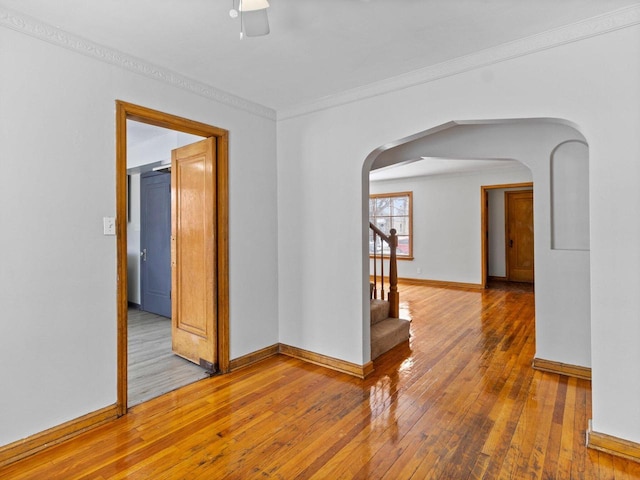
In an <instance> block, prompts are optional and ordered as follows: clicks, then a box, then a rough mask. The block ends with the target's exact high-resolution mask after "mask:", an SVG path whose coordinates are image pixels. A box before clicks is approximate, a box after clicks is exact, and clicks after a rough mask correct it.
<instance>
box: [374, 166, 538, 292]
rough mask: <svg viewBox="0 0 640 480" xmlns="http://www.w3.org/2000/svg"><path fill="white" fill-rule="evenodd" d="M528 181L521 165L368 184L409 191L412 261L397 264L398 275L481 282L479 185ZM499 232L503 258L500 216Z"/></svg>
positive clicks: (385, 189)
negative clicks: (518, 166)
mask: <svg viewBox="0 0 640 480" xmlns="http://www.w3.org/2000/svg"><path fill="white" fill-rule="evenodd" d="M529 181H531V172H530V171H529V170H528V169H527V168H526V167H524V166H522V167H521V168H519V169H518V168H516V169H511V168H509V169H507V170H506V171H505V170H504V169H500V170H487V171H484V172H474V173H466V174H462V173H459V174H450V175H434V176H425V177H414V178H405V179H398V180H387V181H377V182H371V183H370V189H369V193H392V192H406V191H412V192H413V260H400V261H398V276H399V277H401V278H416V279H427V280H441V281H448V282H459V283H473V284H480V283H481V282H482V251H481V250H482V249H481V238H480V232H481V226H480V205H481V199H480V187H481V186H483V185H501V184H505V183H519V182H529ZM490 205H492V204H491V202H490ZM503 211H504V206H503ZM490 213H491V212H490ZM493 213H496V212H493ZM491 217H492V215H490V218H491ZM502 232H503V235H502V244H503V250H502V254H503V255H504V215H503V217H502ZM490 258H491V256H490ZM370 268H372V267H370ZM371 271H372V270H371Z"/></svg>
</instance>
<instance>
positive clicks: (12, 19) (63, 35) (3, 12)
mask: <svg viewBox="0 0 640 480" xmlns="http://www.w3.org/2000/svg"><path fill="white" fill-rule="evenodd" d="M0 26H3V27H6V28H10V29H12V30H15V31H17V32H20V33H24V34H26V35H29V36H31V37H35V38H37V39H39V40H43V41H45V42H48V43H51V44H53V45H57V46H59V47H63V48H66V49H67V50H71V51H73V52H76V53H80V54H82V55H86V56H88V57H91V58H93V59H95V60H99V61H102V62H105V63H109V64H111V65H115V66H117V67H120V68H123V69H125V70H128V71H130V72H134V73H137V74H139V75H142V76H145V77H147V78H151V79H153V80H158V81H160V82H163V83H166V84H168V85H171V86H174V87H177V88H181V89H182V90H186V91H188V92H191V93H194V94H196V95H199V96H201V97H205V98H208V99H210V100H215V101H217V102H220V103H223V104H225V105H229V106H231V107H234V108H237V109H240V110H244V111H245V112H249V113H252V114H254V115H258V116H261V117H264V118H267V119H270V120H275V119H276V112H275V110H273V109H271V108H268V107H265V106H263V105H260V104H258V103H254V102H251V101H249V100H246V99H244V98H241V97H238V96H236V95H233V94H231V93H228V92H225V91H223V90H219V89H217V88H215V87H213V86H211V85H207V84H206V83H202V82H199V81H197V80H194V79H192V78H188V77H185V76H184V75H180V74H179V73H176V72H174V71H172V70H169V69H166V68H163V67H160V66H158V65H154V64H152V63H149V62H147V61H145V60H142V59H140V58H137V57H134V56H131V55H127V54H126V53H123V52H120V51H118V50H114V49H112V48H109V47H105V46H104V45H100V44H97V43H95V42H92V41H90V40H87V39H85V38H82V37H78V36H76V35H73V34H71V33H68V32H65V31H64V30H61V29H59V28H56V27H54V26H52V25H49V24H47V23H44V22H41V21H39V20H37V19H35V18H33V17H30V16H28V15H24V14H22V13H19V12H16V11H12V10H9V9H7V8H4V7H2V6H0Z"/></svg>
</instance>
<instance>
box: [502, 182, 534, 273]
mask: <svg viewBox="0 0 640 480" xmlns="http://www.w3.org/2000/svg"><path fill="white" fill-rule="evenodd" d="M505 223H506V228H505V233H506V245H505V246H506V251H507V255H506V264H507V265H506V267H507V268H506V273H507V280H509V281H512V282H527V283H533V281H534V240H533V239H534V235H533V190H525V191H515V192H514V191H507V192H505Z"/></svg>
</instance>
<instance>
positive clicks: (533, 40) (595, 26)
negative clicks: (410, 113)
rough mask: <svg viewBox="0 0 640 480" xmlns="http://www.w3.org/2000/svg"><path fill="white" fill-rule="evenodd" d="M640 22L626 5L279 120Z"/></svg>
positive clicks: (289, 112) (291, 111) (282, 113)
mask: <svg viewBox="0 0 640 480" xmlns="http://www.w3.org/2000/svg"><path fill="white" fill-rule="evenodd" d="M639 23H640V5H634V6H631V7H625V8H621V9H618V10H615V11H613V12H610V13H607V14H604V15H599V16H597V17H593V18H589V19H587V20H582V21H580V22H576V23H573V24H570V25H566V26H564V27H559V28H556V29H553V30H549V31H546V32H543V33H540V34H537V35H532V36H530V37H526V38H523V39H520V40H515V41H513V42H509V43H504V44H502V45H498V46H496V47H492V48H488V49H485V50H480V51H478V52H475V53H472V54H469V55H466V56H463V57H458V58H455V59H453V60H449V61H446V62H442V63H439V64H437V65H433V66H430V67H425V68H422V69H419V70H415V71H413V72H409V73H407V74H403V75H399V76H396V77H393V78H389V79H387V80H382V81H380V82H376V83H372V84H370V85H365V86H363V87H358V88H354V89H351V90H347V91H344V92H341V93H338V94H336V95H330V96H327V97H324V98H321V99H319V100H316V101H311V102H308V103H304V104H299V105H294V106H293V107H291V108H284V109H282V110H278V120H287V119H290V118H294V117H299V116H302V115H306V114H309V113H313V112H317V111H320V110H325V109H328V108H333V107H337V106H340V105H344V104H348V103H352V102H357V101H359V100H364V99H367V98H372V97H376V96H379V95H384V94H386V93H389V92H393V91H396V90H402V89H405V88H409V87H413V86H415V85H420V84H424V83H429V82H432V81H434V80H438V79H441V78H445V77H450V76H453V75H457V74H459V73H464V72H467V71H470V70H474V69H477V68H481V67H486V66H489V65H493V64H496V63H500V62H504V61H505V60H510V59H513V58H517V57H522V56H525V55H529V54H531V53H536V52H540V51H543V50H547V49H550V48H554V47H558V46H561V45H565V44H568V43H572V42H577V41H580V40H584V39H587V38H590V37H594V36H597V35H603V34H605V33H609V32H612V31H615V30H619V29H622V28H626V27H630V26H633V25H637V24H639Z"/></svg>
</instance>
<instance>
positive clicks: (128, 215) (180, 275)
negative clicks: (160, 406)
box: [116, 101, 229, 415]
mask: <svg viewBox="0 0 640 480" xmlns="http://www.w3.org/2000/svg"><path fill="white" fill-rule="evenodd" d="M128 124H129V125H134V124H135V126H136V127H138V128H142V129H144V128H151V129H154V128H155V130H157V131H159V130H160V129H158V128H156V127H160V128H161V129H168V130H167V131H173V132H174V133H176V134H177V135H179V136H181V137H182V142H181V143H183V144H185V143H187V144H188V146H184V147H180V148H177V149H175V150H173V154H172V159H171V164H168V162H167V161H166V160H167V159H166V158H160V159H158V158H157V156H156V160H154V161H148V159H146V160H145V159H144V158H142V159H136V160H135V161H134V160H133V159H131V161H130V162H128V160H129V159H128V156H133V155H131V154H130V153H129V154H128V146H130V145H128V140H129V139H128V134H127V125H128ZM130 136H132V137H133V134H131V133H130ZM202 139H204V140H202ZM197 140H200V141H197ZM190 142H195V143H190ZM176 146H177V145H176ZM192 146H193V147H192ZM129 150H131V149H129ZM116 152H117V153H116V215H117V219H116V224H117V234H118V237H117V271H118V286H117V297H118V298H117V301H118V399H117V406H118V413H119V414H120V415H123V414H125V413H126V411H127V407H128V406H131V405H133V404H134V403H140V401H144V400H146V399H148V398H146V397H145V396H144V395H145V394H144V392H143V394H142V395H139V393H140V392H137V393H134V394H133V396H132V398H131V399H130V398H129V396H130V394H131V393H132V390H131V389H130V383H131V382H130V380H133V378H132V379H130V378H129V377H130V375H131V370H130V368H129V367H130V363H132V360H133V358H132V357H130V355H129V350H130V348H129V346H130V345H132V340H134V341H135V339H133V338H132V335H135V334H136V333H135V332H134V331H133V330H132V329H131V328H130V327H132V326H133V322H134V321H135V323H136V324H137V326H146V327H151V330H148V329H147V333H146V334H150V335H152V336H154V335H155V336H156V337H157V339H158V345H159V344H160V343H162V342H165V343H166V341H167V338H166V337H167V331H168V332H169V333H170V337H169V342H170V343H172V344H173V345H172V349H173V351H174V352H176V353H177V355H179V356H180V357H183V358H187V359H188V360H190V361H192V362H195V363H200V365H201V366H203V367H205V368H206V369H207V370H209V371H213V370H215V371H217V372H220V373H226V372H228V370H229V315H228V311H229V295H228V186H227V185H228V180H227V179H228V171H227V168H228V153H227V152H228V132H227V131H226V130H223V129H220V128H218V127H214V126H211V125H206V124H202V123H199V122H195V121H192V120H188V119H185V118H182V117H177V116H174V115H169V114H166V113H163V112H158V111H156V110H151V109H148V108H145V107H140V106H137V105H133V104H130V103H126V102H122V101H117V102H116ZM165 154H166V152H165ZM171 170H174V172H173V173H170V172H171ZM175 172H177V173H175ZM203 172H204V173H203ZM133 175H136V177H135V181H134V182H132V178H133ZM196 175H201V177H196ZM205 175H206V176H205ZM136 182H138V183H136ZM194 182H195V183H196V184H203V185H204V184H206V187H203V188H204V190H206V192H205V191H204V190H203V193H202V195H199V196H198V198H199V200H198V203H197V204H187V203H185V202H188V201H189V199H190V198H193V195H188V194H184V195H181V194H180V192H186V191H188V190H189V189H190V188H192V187H193V185H194ZM143 183H144V186H143ZM132 186H133V187H134V188H132ZM143 188H144V190H145V192H144V193H143V194H144V195H146V197H140V196H139V195H140V190H141V189H143ZM136 190H137V191H136ZM136 198H141V199H142V198H146V200H145V202H146V201H153V202H155V203H156V206H155V207H151V208H150V209H149V211H148V212H146V213H147V214H149V215H150V216H151V217H150V218H146V219H145V220H144V221H143V220H142V219H141V216H142V215H143V213H142V212H143V210H144V206H143V208H139V209H138V210H136V211H135V212H134V211H133V210H132V208H131V206H132V204H135V199H136ZM168 202H170V204H169V203H168ZM138 203H140V202H138ZM158 204H159V205H160V208H158ZM198 208H199V209H200V210H201V211H200V212H199V213H200V215H199V217H198V218H200V219H202V218H205V220H200V221H201V222H203V223H204V224H205V225H203V226H202V227H201V228H200V226H198V225H196V227H198V228H199V229H200V230H201V231H202V233H201V235H200V237H196V238H193V236H191V237H190V236H188V235H186V234H185V233H183V232H186V231H189V232H193V228H192V227H193V226H194V225H186V223H185V222H187V223H188V222H189V221H190V219H189V215H181V212H190V211H192V210H194V209H198ZM132 214H135V215H140V217H138V218H136V220H138V222H139V223H135V222H131V221H130V220H133V219H132ZM136 226H138V229H139V230H140V234H141V239H142V240H143V242H144V243H145V245H141V244H139V245H138V247H139V248H137V249H136V248H135V245H128V237H129V236H128V235H127V230H128V229H131V230H130V231H135V229H136ZM143 227H144V230H145V232H143V231H142V230H143ZM167 229H169V232H168V231H167ZM167 233H170V235H167ZM149 236H151V237H152V238H151V243H149V238H147V237H149ZM142 237H144V238H142ZM154 239H155V240H154ZM203 239H205V240H203ZM154 242H155V243H154ZM133 243H135V242H133ZM152 251H153V256H154V258H156V259H157V258H158V257H160V258H161V261H160V262H157V264H156V265H154V264H153V263H154V262H153V261H152V259H151V255H150V254H151V252H152ZM187 251H189V252H195V256H194V255H185V254H184V252H187ZM134 255H135V256H134ZM145 256H146V258H144V257H145ZM204 257H206V258H204ZM136 260H137V261H139V262H140V264H141V265H142V267H141V268H139V269H137V271H136V269H135V268H131V269H130V268H129V267H130V266H133V265H135V261H136ZM167 260H169V261H170V272H169V276H170V277H171V278H170V279H168V278H167V271H166V264H167ZM147 262H148V263H147ZM158 265H161V266H162V268H165V271H164V273H161V274H160V275H159V276H158V275H157V273H158V272H157V271H156V270H157V268H158ZM147 267H149V268H147ZM196 269H197V270H198V271H197V272H196V271H194V270H196ZM176 272H177V273H176ZM154 275H155V276H154ZM130 277H132V278H130ZM136 277H137V278H136ZM192 277H193V278H195V279H196V283H197V284H198V285H200V286H201V288H199V287H198V286H197V285H196V287H195V288H193V289H189V291H188V292H187V291H186V288H183V285H185V284H184V282H183V283H180V282H181V280H180V279H184V278H192ZM140 278H141V280H140ZM137 286H139V287H141V288H140V290H139V291H134V290H135V289H136V287H137ZM181 292H183V293H184V294H182V295H181ZM185 297H186V300H183V299H184V298H185ZM132 299H133V301H132ZM136 299H137V300H138V301H139V302H140V303H139V304H138V303H137V302H136V301H135V300H136ZM187 304H188V308H186V307H185V305H187ZM138 305H139V306H141V307H142V308H143V309H144V311H142V310H137V312H136V310H135V307H136V306H138ZM194 305H195V310H194ZM131 306H133V307H134V310H131V308H130V307H131ZM200 307H202V308H200ZM185 308H186V310H185ZM176 309H178V310H176ZM130 310H131V311H132V312H134V314H135V315H136V318H135V319H134V315H132V317H131V318H130V316H129V312H130ZM168 313H170V315H169V316H171V317H172V319H170V320H169V319H168V317H167V314H168ZM130 320H131V322H130ZM143 330H144V329H143ZM176 332H178V335H181V337H180V338H181V339H183V340H182V343H184V338H185V335H191V336H193V340H192V341H191V342H190V343H192V344H194V345H196V344H197V345H199V348H200V349H201V350H199V351H196V352H190V351H184V349H183V348H181V347H180V346H177V347H176V345H175V336H176ZM138 333H139V332H138ZM172 337H173V339H172ZM152 343H153V342H152ZM131 350H132V351H133V350H134V348H131ZM202 352H205V353H202ZM132 353H133V352H132ZM143 355H146V353H144V354H143ZM165 355H167V356H169V357H175V356H174V355H173V353H168V354H165ZM203 357H204V358H203ZM198 360H199V362H198ZM173 361H174V363H176V362H177V363H176V364H184V361H183V360H182V359H181V358H179V357H175V358H173ZM189 367H192V366H191V365H189ZM193 368H196V369H199V367H197V366H195V365H194V366H193ZM196 372H197V373H196V376H197V375H201V376H202V377H204V376H208V374H206V373H205V372H204V370H196ZM138 373H140V372H138ZM138 373H136V374H135V375H137V374H138ZM159 373H160V377H162V372H159ZM190 378H193V377H190ZM160 381H161V382H162V378H161V380H160ZM186 383H190V382H188V381H187V382H186ZM186 383H185V384H186ZM144 389H145V387H143V390H144ZM169 389H173V388H169ZM167 391H168V390H167Z"/></svg>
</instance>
